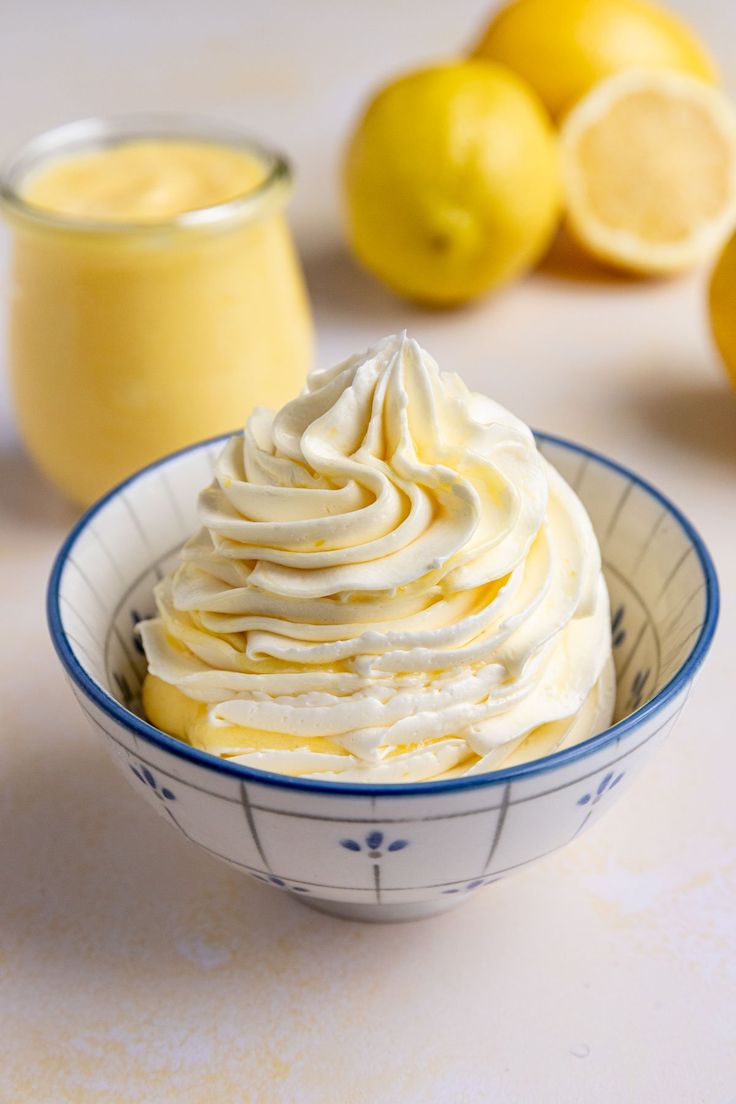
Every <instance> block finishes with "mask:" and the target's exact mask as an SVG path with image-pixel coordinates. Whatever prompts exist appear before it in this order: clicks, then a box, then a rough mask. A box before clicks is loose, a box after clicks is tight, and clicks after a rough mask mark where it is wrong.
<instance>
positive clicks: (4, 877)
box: [0, 0, 736, 1104]
mask: <svg viewBox="0 0 736 1104" xmlns="http://www.w3.org/2000/svg"><path fill="white" fill-rule="evenodd" d="M675 6H676V7H677V8H679V9H680V10H682V11H683V12H689V14H690V17H691V18H692V19H693V21H694V22H696V23H697V24H698V26H699V27H700V29H701V31H702V32H703V33H704V34H705V35H706V36H707V37H708V38H709V39H710V42H711V44H712V46H713V48H714V50H715V52H716V54H717V55H718V56H719V58H720V61H721V63H722V66H723V70H724V73H725V75H726V83H727V84H728V83H729V80H730V81H731V84H732V88H733V84H734V79H733V78H732V73H733V70H734V61H735V60H736V58H735V56H734V54H735V53H736V45H735V43H736V9H734V7H733V5H732V4H731V3H730V2H729V0H721V2H720V3H719V2H717V0H707V2H706V0H700V2H698V0H688V2H687V3H686V2H685V0H681V2H680V3H678V4H677V5H675ZM0 10H1V12H2V23H1V31H0V88H1V89H2V96H1V97H0V117H1V118H2V128H0V146H1V147H2V152H3V153H6V154H7V153H9V152H11V151H12V150H13V149H14V148H15V146H16V145H18V144H19V143H20V142H22V141H23V140H25V139H26V138H28V137H30V136H31V135H32V134H34V133H35V132H37V131H39V130H42V129H44V128H46V127H48V126H51V125H53V124H56V123H60V122H63V121H65V120H67V119H70V118H74V117H77V116H81V115H88V114H93V113H106V112H116V111H127V110H139V109H156V108H158V109H196V110H199V111H204V112H214V113H217V114H219V115H222V116H224V117H226V118H230V119H232V120H234V121H236V122H238V123H240V124H241V125H243V126H245V127H247V128H248V129H250V130H252V131H253V132H254V133H255V134H258V135H260V136H261V137H263V138H264V139H266V140H268V141H271V142H273V143H275V144H277V145H279V146H281V147H283V148H284V149H285V150H286V151H288V152H289V153H290V155H291V156H292V157H293V159H294V161H295V164H296V167H297V173H298V180H297V190H296V195H295V199H294V204H293V208H292V212H293V224H294V227H295V230H296V233H297V238H298V241H299V245H300V248H301V250H302V253H303V256H304V260H305V266H306V270H307V276H308V280H309V285H310V290H311V293H312V296H313V299H314V307H315V313H316V321H317V325H318V360H319V363H320V364H326V363H328V362H331V361H332V360H333V359H335V358H337V357H340V358H341V357H343V356H345V355H347V354H348V353H351V352H353V351H356V350H358V349H360V348H362V347H363V346H365V345H366V344H367V343H369V342H372V341H373V340H375V339H376V338H378V337H380V336H382V335H383V334H385V333H388V332H391V331H395V330H397V329H400V328H402V327H404V326H408V327H409V329H410V332H411V333H412V334H414V335H415V336H416V337H417V338H418V339H419V340H420V341H421V342H422V343H423V344H425V345H426V346H427V347H428V348H429V349H430V351H431V352H433V353H434V355H435V356H436V357H437V359H438V360H439V361H440V364H441V366H443V367H445V368H449V369H455V370H458V371H460V372H461V373H462V374H463V375H464V376H465V378H466V379H467V380H468V382H469V383H470V384H471V385H473V386H475V387H477V388H479V389H483V390H486V391H488V392H489V393H490V394H491V395H493V396H494V398H496V399H498V400H500V401H501V402H503V403H504V404H506V405H507V406H509V407H510V408H511V409H512V410H514V411H515V412H516V413H517V414H518V415H520V416H521V417H522V418H524V419H525V420H526V421H528V422H530V423H531V424H533V425H536V426H539V427H540V428H544V429H548V430H550V431H552V432H556V433H560V434H563V435H568V436H570V437H572V438H574V439H576V440H579V441H582V442H584V443H586V444H589V445H592V446H594V447H596V448H599V449H601V450H602V451H604V452H608V453H610V454H611V455H612V456H614V457H617V458H618V459H620V460H622V461H623V462H625V463H628V464H630V465H631V466H632V467H634V468H635V469H637V470H640V471H641V472H642V473H643V474H644V475H645V476H647V477H648V478H650V479H651V480H653V481H654V482H655V483H657V484H659V485H660V486H661V487H662V489H663V490H664V491H666V492H667V493H669V494H670V495H671V496H672V497H673V498H674V499H675V501H676V502H678V503H679V504H680V505H681V506H682V507H683V508H684V509H685V511H686V512H687V513H688V514H689V515H690V516H691V518H692V519H693V521H694V522H695V524H696V525H697V526H698V527H699V528H700V529H701V531H702V533H703V535H704V536H705V538H706V541H707V542H708V544H709V545H710V547H711V549H712V551H713V553H714V556H715V559H716V562H717V566H718V568H719V571H720V575H721V582H722V586H723V590H724V603H723V605H724V608H723V615H722V625H721V630H720V633H719V637H718V639H717V641H716V645H715V647H714V650H713V653H712V655H711V657H710V659H709V661H708V663H707V664H706V667H705V669H704V671H703V673H702V676H701V677H700V680H699V682H698V683H697V685H696V689H695V692H694V693H693V695H692V696H691V699H690V703H689V706H688V709H687V711H686V713H685V715H684V717H683V719H682V720H681V722H680V725H679V728H678V729H677V730H676V732H675V735H674V736H673V737H672V739H671V740H670V742H669V744H668V745H667V746H666V748H665V749H664V750H663V751H662V752H661V753H660V754H659V756H658V757H657V758H656V760H655V761H654V763H653V765H651V766H650V767H649V768H648V770H647V772H646V773H645V775H644V776H643V777H642V779H641V781H640V782H639V783H638V784H637V785H636V787H635V788H634V789H633V790H632V792H631V793H630V794H629V795H627V796H626V797H625V798H624V799H622V801H621V803H620V804H619V805H617V806H616V807H615V809H614V810H613V811H612V812H611V814H610V815H609V816H607V817H606V818H605V819H604V821H603V823H602V824H601V825H600V826H599V827H597V828H595V829H593V830H592V831H591V833H590V834H589V835H587V836H585V837H583V838H582V839H580V840H579V841H578V842H577V843H576V844H575V845H574V846H572V847H570V848H568V849H567V850H566V851H565V852H563V853H562V854H561V855H559V856H556V857H553V858H551V859H549V860H548V861H546V862H545V863H544V864H542V865H540V866H539V867H538V868H537V869H534V870H532V871H530V872H528V873H526V874H524V875H523V876H521V877H519V878H517V879H512V880H509V881H506V882H503V883H501V884H499V885H497V886H494V887H493V888H492V889H489V890H487V891H485V892H484V893H481V894H480V895H477V896H475V897H474V898H473V899H472V900H470V901H469V902H468V903H467V904H465V905H464V906H463V908H462V909H460V910H458V911H456V912H455V913H448V914H447V915H446V916H444V917H441V918H439V919H435V920H432V921H426V922H423V923H418V924H410V925H406V926H396V927H383V928H382V927H376V928H374V927H369V926H361V925H352V924H348V923H344V922H341V921H337V920H330V919H328V918H327V917H323V916H320V915H317V914H312V913H311V912H309V911H307V910H305V909H303V908H302V907H301V906H300V905H299V904H298V903H295V902H292V901H291V900H290V899H288V898H286V897H284V896H281V895H278V894H276V893H275V892H272V891H270V890H268V889H266V888H264V887H263V886H261V885H260V884H257V883H255V882H249V881H246V880H244V879H242V878H241V877H240V876H239V875H238V874H237V873H234V872H231V871H230V870H229V869H228V868H226V867H224V866H220V865H218V864H217V863H216V862H214V861H213V860H211V859H210V858H208V857H207V856H206V855H204V854H199V853H198V852H197V851H195V850H194V849H193V848H192V847H190V846H189V845H187V844H186V843H185V842H184V841H183V840H181V839H179V838H178V837H177V836H176V835H175V834H174V833H173V832H171V831H169V830H168V829H167V828H166V827H165V825H164V824H163V822H161V821H159V820H157V819H156V818H154V817H153V816H152V814H151V813H150V812H149V811H148V809H147V808H146V807H145V806H144V804H143V802H141V801H140V798H139V797H136V795H135V793H134V792H133V790H132V789H131V788H129V787H126V786H125V785H124V784H123V783H122V781H121V779H120V778H119V776H118V774H117V773H116V772H115V768H114V767H113V766H112V765H109V764H108V761H107V758H106V753H105V751H104V749H103V748H102V747H101V746H100V744H99V742H98V741H97V740H96V739H95V737H94V736H93V735H92V734H90V733H88V732H87V730H86V729H85V727H84V725H83V723H82V718H81V715H80V714H79V713H78V711H77V708H76V707H75V705H74V703H73V700H72V698H71V694H70V692H69V691H68V689H67V687H66V685H65V684H64V680H63V677H62V674H61V671H60V669H59V668H58V666H57V664H56V662H55V660H54V657H53V655H52V651H51V646H50V644H49V642H48V640H47V636H46V631H45V625H44V615H43V594H44V586H45V581H46V576H47V574H48V570H49V566H50V562H51V559H52V556H53V553H54V551H55V549H56V547H57V546H58V544H59V543H60V541H61V538H62V536H63V534H64V532H65V530H66V529H67V528H68V527H69V526H70V524H71V523H72V521H73V519H74V513H73V510H72V509H71V508H70V507H69V506H67V505H65V504H64V503H63V502H61V501H60V500H59V498H58V497H57V496H56V495H55V493H54V492H53V491H52V490H50V489H49V488H48V487H47V486H46V485H45V484H44V483H43V482H42V481H41V479H40V478H39V477H38V476H36V475H35V474H34V472H33V471H32V470H31V468H30V467H29V465H28V463H27V461H26V460H25V459H24V457H23V455H22V453H21V451H20V449H19V446H18V445H17V443H16V441H15V438H14V434H13V429H12V416H11V414H10V411H9V405H8V401H7V399H6V398H4V397H1V396H0V568H1V570H0V608H1V609H2V633H0V688H1V689H0V725H1V728H0V841H2V846H1V847H0V866H1V867H2V869H1V870H0V1102H2V1104H25V1102H34V1104H41V1102H43V1104H66V1102H67V1101H69V1102H72V1104H139V1102H140V1104H144V1102H145V1104H159V1102H164V1101H175V1102H176V1104H219V1102H221V1101H222V1102H224V1101H227V1102H241V1101H243V1102H245V1101H247V1102H249V1104H251V1102H257V1104H261V1102H264V1104H271V1102H281V1101H295V1102H298V1104H302V1102H304V1104H363V1102H365V1104H373V1102H378V1104H393V1102H401V1104H445V1102H451V1104H455V1102H463V1104H465V1102H468V1104H476V1102H478V1104H481V1102H482V1104H485V1102H487V1101H488V1102H493V1104H538V1102H541V1104H577V1102H578V1101H580V1102H586V1104H587V1102H588V1101H592V1100H595V1101H596V1102H598V1104H621V1102H626V1104H629V1102H633V1104H639V1102H646V1104H659V1102H661V1104H733V1102H734V1101H736V962H735V960H734V949H735V944H736V930H735V925H734V905H735V904H736V850H735V849H734V840H735V828H736V801H735V800H734V784H735V782H736V751H735V750H734V723H733V698H732V693H731V692H730V688H731V687H732V686H733V680H734V667H733V654H734V645H736V610H735V609H734V594H735V590H734V582H735V581H736V560H735V558H734V549H735V548H736V493H735V492H736V400H735V399H734V396H733V394H732V393H731V392H730V391H729V389H728V387H727V385H726V383H725V378H724V374H723V371H722V369H721V368H720V366H719V365H718V363H717V359H716V356H715V353H714V350H713V348H712V345H711V342H710V340H709V336H708V330H707V324H706V315H705V308H704V286H705V275H704V274H699V275H695V276H693V277H689V278H686V279H684V280H681V281H676V282H670V283H651V284H641V283H633V282H629V281H626V280H623V279H618V278H616V277H614V276H611V275H608V274H605V273H603V272H601V271H599V270H596V269H595V268H593V267H592V266H591V267H590V268H589V269H584V270H583V271H582V273H581V270H580V269H579V268H575V267H574V265H572V264H571V260H570V257H569V255H568V254H567V253H566V251H565V250H564V249H557V250H556V251H555V253H554V254H553V257H552V258H551V259H550V260H549V261H547V262H546V263H545V265H544V266H543V268H542V270H541V272H539V273H538V274H536V275H535V276H533V277H531V278H530V279H528V280H527V281H525V282H524V283H522V284H518V285H516V286H514V287H512V288H511V289H509V290H508V291H506V292H504V293H503V294H501V295H498V296H497V297H496V298H494V299H492V300H490V301H488V302H486V303H484V304H482V305H480V306H477V307H473V308H470V309H467V310H462V311H458V312H457V313H454V314H436V315H433V314H427V313H421V312H419V311H417V310H415V309H413V308H409V307H407V306H406V305H404V304H403V303H401V302H399V301H398V300H395V299H393V298H392V297H391V296H389V294H388V293H386V292H384V291H383V290H382V289H381V288H380V287H379V286H378V285H376V284H374V283H372V282H371V281H370V280H369V279H368V278H367V277H365V276H363V275H362V274H361V273H360V272H358V271H357V270H356V269H355V268H354V267H353V265H352V263H351V262H350V261H349V259H348V258H347V256H346V255H345V252H344V249H343V246H342V244H341V237H340V229H339V217H338V206H339V204H338V190H337V187H336V172H337V164H338V160H339V151H340V148H341V145H342V143H343V139H344V136H345V132H346V128H347V126H348V124H349V121H350V120H351V118H352V117H353V116H354V113H355V111H356V109H357V107H358V105H359V104H360V102H361V101H362V100H363V99H364V97H365V95H366V93H367V91H368V90H369V89H370V87H371V86H372V85H374V84H375V83H376V81H378V80H380V79H381V78H383V77H385V76H387V75H389V74H392V73H393V72H395V71H396V70H397V69H400V68H401V67H404V66H407V65H411V64H413V63H414V62H417V61H421V60H424V59H429V58H439V57H442V56H445V55H447V54H450V53H452V52H453V51H456V50H458V49H460V48H461V47H462V46H463V45H464V44H465V43H466V42H467V41H468V40H469V39H470V38H472V36H473V34H474V32H475V29H476V28H477V27H478V25H479V24H480V23H481V22H482V20H483V18H484V17H485V14H486V10H487V8H486V5H485V4H483V3H479V2H477V0H453V2H452V3H447V2H444V0H434V2H429V0H394V2H389V0H361V2H358V0H332V2H328V0H310V2H306V0H304V2H302V3H299V2H298V0H293V2H291V3H286V2H282V3H268V2H265V0H264V2H262V3H253V2H249V0H233V2H229V0H228V2H225V0H207V2H198V3H194V2H192V0H177V2H173V0H171V2H169V0H166V2H164V0H149V2H146V3H144V2H142V0H128V2H125V3H124V2H122V0H119V2H117V3H111V2H109V0H107V2H102V0H97V2H94V0H86V2H85V0H66V2H65V3H57V2H53V0H46V2H41V0H35V2H33V0H31V2H26V3H22V2H20V0H5V2H4V3H3V4H2V5H1V9H0ZM3 269H5V266H4V265H3ZM3 279H4V281H5V284H7V277H6V276H4V277H3ZM4 290H6V289H5V288H4ZM3 394H4V393H3Z"/></svg>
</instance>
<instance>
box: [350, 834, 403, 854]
mask: <svg viewBox="0 0 736 1104" xmlns="http://www.w3.org/2000/svg"><path fill="white" fill-rule="evenodd" d="M384 840H385V836H384V834H383V832H378V831H373V832H367V833H366V836H365V840H364V842H363V843H359V842H358V841H357V840H354V839H341V840H340V846H341V847H344V848H345V850H346V851H364V852H365V854H367V855H368V858H369V859H380V858H382V856H383V855H384V854H385V852H388V851H403V850H404V848H405V847H408V846H409V840H405V839H395V840H392V841H391V842H390V843H389V844H386V846H385V848H384V850H381V848H382V847H383V845H384Z"/></svg>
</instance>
